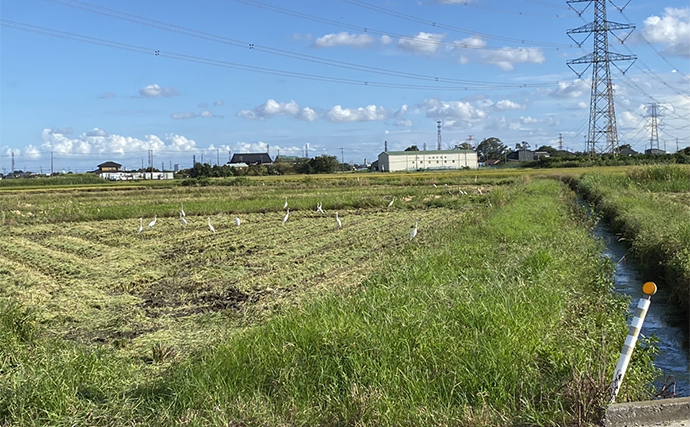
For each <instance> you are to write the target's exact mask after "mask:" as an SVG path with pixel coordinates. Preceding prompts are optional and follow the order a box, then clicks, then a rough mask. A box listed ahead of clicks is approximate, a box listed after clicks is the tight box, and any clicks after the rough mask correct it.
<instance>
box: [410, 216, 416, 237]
mask: <svg viewBox="0 0 690 427" xmlns="http://www.w3.org/2000/svg"><path fill="white" fill-rule="evenodd" d="M417 221H418V220H416V219H415V220H414V228H413V229H412V232H411V233H410V240H412V239H414V236H416V235H417Z"/></svg>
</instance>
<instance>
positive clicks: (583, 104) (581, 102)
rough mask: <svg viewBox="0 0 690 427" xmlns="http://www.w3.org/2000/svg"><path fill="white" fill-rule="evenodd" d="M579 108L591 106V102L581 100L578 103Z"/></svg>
mask: <svg viewBox="0 0 690 427" xmlns="http://www.w3.org/2000/svg"><path fill="white" fill-rule="evenodd" d="M577 108H582V109H585V108H589V104H588V103H586V102H585V101H580V102H578V103H577Z"/></svg>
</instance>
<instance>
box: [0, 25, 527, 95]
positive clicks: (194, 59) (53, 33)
mask: <svg viewBox="0 0 690 427" xmlns="http://www.w3.org/2000/svg"><path fill="white" fill-rule="evenodd" d="M0 25H2V26H4V27H7V28H12V29H18V30H22V31H26V32H32V33H37V34H42V35H47V36H50V37H57V38H62V39H68V40H73V41H79V42H83V43H89V44H94V45H100V46H105V47H111V48H115V49H120V50H127V51H131V52H135V53H141V54H145V55H151V54H153V55H155V56H160V57H163V58H169V59H175V60H179V61H186V62H191V63H197V64H204V65H211V66H215V67H222V68H232V69H238V70H243V71H251V72H257V73H263V74H272V75H278V76H283V77H293V78H300V79H307V80H312V81H314V80H316V81H322V82H328V83H340V84H348V85H357V86H371V87H381V88H392V89H411V90H448V91H469V90H495V89H505V88H506V86H496V85H493V84H488V83H487V84H485V85H476V86H469V85H468V86H464V87H461V86H433V85H413V84H403V83H389V82H379V81H369V80H356V79H349V78H340V77H331V76H324V75H318V74H308V73H301V72H294V71H286V70H279V69H274V68H266V67H258V66H253V65H246V64H239V63H235V62H229V61H222V60H217V59H212V58H203V57H199V56H194V55H186V54H182V53H176V52H171V51H164V50H157V49H153V48H149V47H143V46H137V45H132V44H127V43H121V42H116V41H112V40H106V39H101V38H97V37H91V36H85V35H82V34H76V33H70V32H66V31H60V30H55V29H51V28H46V27H41V26H37V25H31V24H26V23H21V22H17V21H11V20H7V19H0ZM513 87H527V85H526V84H521V85H514V86H513Z"/></svg>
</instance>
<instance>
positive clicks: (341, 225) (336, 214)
mask: <svg viewBox="0 0 690 427" xmlns="http://www.w3.org/2000/svg"><path fill="white" fill-rule="evenodd" d="M335 222H337V223H338V228H343V224H342V223H341V222H340V218H338V212H336V213H335Z"/></svg>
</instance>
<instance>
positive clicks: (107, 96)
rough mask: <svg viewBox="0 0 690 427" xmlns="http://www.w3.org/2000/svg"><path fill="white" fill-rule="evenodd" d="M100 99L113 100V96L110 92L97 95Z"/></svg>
mask: <svg viewBox="0 0 690 427" xmlns="http://www.w3.org/2000/svg"><path fill="white" fill-rule="evenodd" d="M98 97H99V98H100V99H108V98H115V94H114V93H112V92H106V93H102V94H100V95H98Z"/></svg>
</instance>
